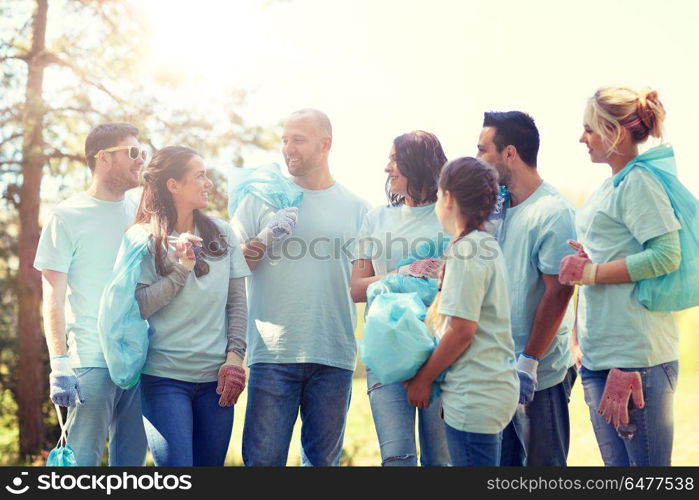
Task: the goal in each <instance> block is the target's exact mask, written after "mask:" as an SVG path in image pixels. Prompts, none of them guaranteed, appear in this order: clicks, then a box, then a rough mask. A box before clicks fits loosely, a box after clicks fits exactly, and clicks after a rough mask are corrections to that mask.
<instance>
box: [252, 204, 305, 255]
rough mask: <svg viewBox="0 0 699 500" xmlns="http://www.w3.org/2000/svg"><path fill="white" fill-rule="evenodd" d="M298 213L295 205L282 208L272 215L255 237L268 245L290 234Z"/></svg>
mask: <svg viewBox="0 0 699 500" xmlns="http://www.w3.org/2000/svg"><path fill="white" fill-rule="evenodd" d="M298 215H299V209H298V208H297V207H290V208H282V209H281V210H279V211H278V212H276V213H275V214H274V215H273V216H272V219H270V221H269V222H268V223H267V225H266V226H265V227H264V228H263V229H262V231H260V234H258V235H257V239H258V240H260V241H261V242H262V243H264V244H265V246H270V245H271V244H272V243H273V242H275V241H278V240H280V239H282V238H283V237H284V236H288V235H290V234H291V233H292V231H293V230H294V228H295V227H296V221H297V220H298Z"/></svg>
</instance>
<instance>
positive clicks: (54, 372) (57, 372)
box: [49, 354, 85, 407]
mask: <svg viewBox="0 0 699 500" xmlns="http://www.w3.org/2000/svg"><path fill="white" fill-rule="evenodd" d="M49 383H50V385H51V393H50V394H51V401H53V402H54V404H57V405H58V406H66V407H72V406H75V403H76V398H77V401H80V404H82V403H84V402H85V401H84V400H83V398H82V396H81V395H80V386H79V385H78V377H77V376H76V375H75V372H74V371H73V369H72V368H71V367H70V361H69V360H68V355H67V354H62V355H60V356H53V357H52V358H51V373H50V374H49Z"/></svg>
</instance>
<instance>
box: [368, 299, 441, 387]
mask: <svg viewBox="0 0 699 500" xmlns="http://www.w3.org/2000/svg"><path fill="white" fill-rule="evenodd" d="M426 313H427V308H426V307H425V304H423V303H422V301H421V300H420V299H419V298H418V296H417V294H414V293H384V294H382V295H378V296H377V297H376V298H375V299H374V302H373V303H372V305H371V307H370V309H369V313H368V314H367V316H366V319H365V325H364V336H363V338H362V340H361V341H360V353H361V357H362V361H363V362H364V364H365V365H366V366H367V367H368V368H369V369H370V370H371V371H372V373H373V374H374V376H375V377H376V379H377V380H378V381H379V382H381V383H382V384H394V383H396V382H402V381H404V380H408V379H410V378H412V377H413V376H415V374H416V373H417V371H418V370H419V369H420V367H421V366H422V365H423V364H424V363H425V361H426V360H427V358H429V357H430V354H432V351H433V350H434V348H435V346H436V345H437V340H436V339H435V338H434V337H433V336H432V335H430V334H429V332H428V331H427V327H426V326H425V323H424V319H425V314H426Z"/></svg>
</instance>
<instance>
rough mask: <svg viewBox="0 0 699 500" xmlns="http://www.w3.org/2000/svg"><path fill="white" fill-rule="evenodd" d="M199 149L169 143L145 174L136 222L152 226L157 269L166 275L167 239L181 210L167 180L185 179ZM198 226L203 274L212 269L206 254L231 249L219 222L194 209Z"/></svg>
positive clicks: (199, 267)
mask: <svg viewBox="0 0 699 500" xmlns="http://www.w3.org/2000/svg"><path fill="white" fill-rule="evenodd" d="M198 155H199V153H197V152H196V151H195V150H193V149H190V148H187V147H184V146H168V147H165V148H162V149H160V150H158V152H157V153H155V154H154V155H153V159H151V161H150V163H149V164H148V168H147V169H146V171H145V173H144V174H143V180H144V181H145V185H144V188H143V195H142V196H141V203H140V204H139V206H138V212H137V213H136V222H135V223H136V224H146V225H148V226H149V227H150V229H151V231H152V235H153V238H154V240H155V241H154V245H153V248H154V255H155V268H156V270H157V272H158V274H159V275H161V276H165V275H166V274H168V273H169V272H170V266H169V265H168V264H167V263H166V258H165V257H166V255H167V241H168V240H167V238H168V236H169V235H170V233H172V232H173V231H174V229H175V224H177V210H176V209H175V203H174V201H173V199H172V193H170V191H169V190H168V188H167V181H168V180H169V179H175V180H177V181H180V180H182V178H183V177H184V175H185V173H186V172H187V166H188V164H189V161H190V160H191V159H192V158H193V157H194V156H198ZM194 225H195V227H196V228H197V229H198V230H199V234H200V235H201V238H202V240H203V247H202V251H201V252H200V253H199V255H197V262H196V264H195V265H194V272H195V273H196V275H197V276H203V275H204V274H206V273H208V272H209V265H208V264H207V263H206V262H205V261H204V260H203V257H204V256H210V257H221V256H223V255H226V253H227V252H228V245H227V244H226V240H225V236H224V235H222V234H221V230H220V229H219V228H218V226H217V225H216V223H215V222H214V221H212V220H211V219H210V218H209V217H207V216H206V215H205V214H204V213H203V212H201V211H200V210H194Z"/></svg>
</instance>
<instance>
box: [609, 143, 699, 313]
mask: <svg viewBox="0 0 699 500" xmlns="http://www.w3.org/2000/svg"><path fill="white" fill-rule="evenodd" d="M637 167H640V168H645V169H646V170H648V171H649V172H650V173H652V174H653V176H654V177H655V178H656V179H657V180H658V182H659V183H660V185H661V186H662V187H663V189H664V190H665V193H666V194H667V196H668V198H669V199H670V204H671V205H672V208H673V210H674V211H675V217H677V219H678V220H679V221H680V225H681V226H682V228H681V229H680V231H679V235H680V246H681V255H682V261H681V263H680V267H679V269H678V270H677V271H674V272H672V273H670V274H665V275H663V276H658V277H656V278H649V279H645V280H641V281H638V282H637V283H636V294H637V298H638V300H639V302H640V303H641V304H643V305H644V306H645V307H646V308H648V309H650V310H651V311H679V310H682V309H686V308H688V307H693V306H696V305H699V214H698V213H697V212H698V211H699V201H697V199H696V198H695V197H694V195H693V194H692V193H691V192H689V190H688V189H687V188H686V187H684V186H683V185H682V183H681V182H680V180H679V179H678V178H677V167H676V166H675V154H674V151H673V149H672V146H670V145H669V144H666V145H662V146H658V147H656V148H652V149H649V150H648V151H646V152H645V153H643V154H641V155H638V156H637V157H636V158H634V159H633V160H631V161H630V162H629V163H628V164H627V165H626V166H625V167H624V168H623V170H621V171H620V172H619V173H618V174H616V175H615V176H614V179H613V182H614V187H616V186H618V185H619V183H620V182H621V181H622V180H623V179H624V178H625V177H626V176H627V175H628V173H629V172H630V171H631V170H632V169H634V168H637Z"/></svg>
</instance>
